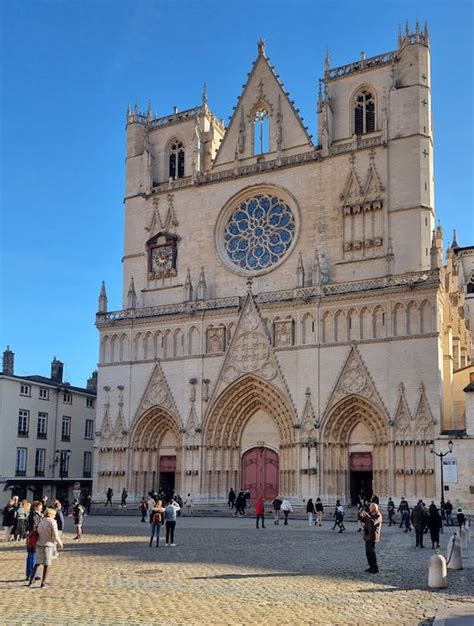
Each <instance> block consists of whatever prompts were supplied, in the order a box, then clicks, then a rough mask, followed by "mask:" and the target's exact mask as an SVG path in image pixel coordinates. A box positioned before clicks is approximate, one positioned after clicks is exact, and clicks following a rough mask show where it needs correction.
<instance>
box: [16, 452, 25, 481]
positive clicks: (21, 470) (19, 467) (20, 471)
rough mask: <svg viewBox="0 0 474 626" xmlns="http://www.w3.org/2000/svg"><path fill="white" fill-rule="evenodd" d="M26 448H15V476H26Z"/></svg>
mask: <svg viewBox="0 0 474 626" xmlns="http://www.w3.org/2000/svg"><path fill="white" fill-rule="evenodd" d="M26 455H27V449H26V448H17V449H16V468H15V476H26Z"/></svg>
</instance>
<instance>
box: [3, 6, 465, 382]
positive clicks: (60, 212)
mask: <svg viewBox="0 0 474 626" xmlns="http://www.w3.org/2000/svg"><path fill="white" fill-rule="evenodd" d="M416 17H419V19H420V21H421V22H424V20H427V21H428V23H429V27H430V33H431V53H432V94H433V115H434V127H435V160H436V162H435V174H436V210H437V217H438V218H440V219H441V222H442V225H443V227H444V230H445V242H446V240H448V239H450V237H451V232H452V228H453V227H456V228H457V232H458V241H459V243H460V245H470V244H473V243H474V232H473V221H472V219H473V218H472V214H473V204H474V203H473V179H474V176H473V174H474V171H473V170H474V168H473V155H472V147H473V57H474V54H473V52H474V50H473V37H472V32H473V27H474V21H473V3H472V2H471V1H470V0H466V1H463V2H459V1H456V0H450V1H447V2H440V1H435V0H431V1H430V2H416V1H411V2H406V1H402V0H398V1H395V2H389V1H387V2H383V1H380V0H379V1H375V0H373V1H372V2H361V1H360V2H344V3H339V2H323V1H318V2H316V1H315V0H310V1H308V2H306V1H294V2H290V1H285V2H283V1H275V0H273V1H271V2H270V1H254V2H249V1H245V0H241V1H239V2H230V1H226V2H222V1H220V2H210V1H207V2H206V1H205V0H204V1H200V2H197V1H194V2H186V1H182V2H180V3H171V2H151V1H147V2H143V1H142V2H136V1H135V2H132V1H130V2H120V1H111V0H109V1H106V0H102V1H100V0H96V1H87V0H82V1H70V2H65V1H59V0H58V1H55V2H51V1H50V2H42V1H41V0H38V1H35V2H28V1H23V2H22V1H18V0H17V1H14V2H9V1H7V0H3V1H2V2H1V3H0V22H1V26H0V28H1V29H2V33H1V48H2V49H1V58H2V60H1V62H0V63H1V71H2V76H1V81H2V84H1V121H2V135H1V181H0V182H1V197H0V200H1V212H2V222H1V232H2V241H1V244H2V245H1V248H2V267H1V275H2V284H1V328H0V339H1V343H0V347H1V348H2V350H3V348H4V346H5V345H6V344H7V343H8V344H10V346H11V347H12V349H13V350H14V352H15V353H16V363H15V365H16V368H15V369H16V373H18V374H20V375H26V374H32V373H38V374H39V373H41V374H47V373H48V372H49V364H50V361H51V359H52V357H53V356H54V355H56V356H57V357H58V358H60V359H61V360H63V361H64V363H65V377H66V379H68V380H69V381H70V382H71V383H73V384H76V385H82V384H84V383H85V380H86V378H87V376H88V375H89V373H90V372H91V371H92V370H93V369H94V368H95V366H96V362H97V354H98V334H97V331H96V329H95V327H94V315H95V311H96V309H97V295H98V291H99V287H100V281H101V280H102V279H105V280H106V281H107V290H108V296H109V309H118V308H120V307H121V295H120V290H121V255H122V247H123V203H122V201H123V190H124V144H125V132H124V126H125V124H124V123H125V112H126V107H127V104H128V103H131V104H132V105H133V104H134V103H135V102H137V103H138V105H139V107H140V109H141V110H145V109H146V107H147V104H148V100H151V101H152V105H153V109H154V110H156V111H157V112H158V114H159V115H167V114H169V113H171V112H172V107H173V106H174V105H176V106H178V107H179V109H186V108H190V107H192V106H195V105H197V104H199V102H200V98H201V92H202V83H203V81H206V82H207V86H208V92H209V104H210V106H211V108H212V109H213V111H214V112H215V113H216V114H217V115H218V116H219V117H222V118H224V119H225V120H226V121H227V119H228V116H229V115H230V114H231V111H232V107H233V106H234V105H235V102H236V99H237V96H238V95H239V93H240V90H241V85H242V83H243V82H244V81H245V79H246V75H247V72H248V71H249V70H250V66H251V63H252V61H253V60H254V58H255V56H256V51H257V48H256V42H257V40H258V39H259V38H260V37H264V38H265V39H266V43H267V54H268V56H269V57H270V58H271V62H272V63H273V64H274V65H275V66H276V69H277V72H278V73H279V74H280V76H281V79H282V80H283V82H284V83H285V86H286V88H287V89H288V90H289V91H290V94H291V97H292V98H293V99H294V100H295V103H296V106H297V107H299V109H300V110H301V113H302V115H303V117H304V119H305V123H306V124H307V125H308V126H309V128H310V132H311V133H312V134H313V136H316V113H315V108H316V91H317V81H318V78H319V77H320V76H322V74H323V62H324V50H325V47H326V45H327V46H328V47H329V51H330V56H331V64H332V65H333V66H334V65H342V64H345V63H350V62H352V61H355V60H357V59H358V57H359V53H360V52H361V51H362V50H363V51H365V52H366V55H367V56H373V55H376V54H380V53H383V52H387V51H389V50H393V49H395V48H396V38H397V28H398V24H399V23H404V21H405V20H406V19H408V20H409V22H410V24H411V25H414V22H415V19H416Z"/></svg>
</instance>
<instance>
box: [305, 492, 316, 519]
mask: <svg viewBox="0 0 474 626" xmlns="http://www.w3.org/2000/svg"><path fill="white" fill-rule="evenodd" d="M306 513H307V515H308V524H309V525H310V526H314V515H315V513H316V509H315V508H314V504H313V498H310V499H309V500H308V502H307V504H306Z"/></svg>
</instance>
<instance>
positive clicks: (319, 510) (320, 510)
mask: <svg viewBox="0 0 474 626" xmlns="http://www.w3.org/2000/svg"><path fill="white" fill-rule="evenodd" d="M314 508H315V509H316V523H317V524H318V526H322V525H323V516H324V506H323V503H322V502H321V498H316V505H315V507H314Z"/></svg>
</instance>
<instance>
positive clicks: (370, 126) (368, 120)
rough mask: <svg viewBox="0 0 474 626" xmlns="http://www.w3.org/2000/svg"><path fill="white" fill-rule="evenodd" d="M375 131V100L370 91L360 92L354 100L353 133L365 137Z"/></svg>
mask: <svg viewBox="0 0 474 626" xmlns="http://www.w3.org/2000/svg"><path fill="white" fill-rule="evenodd" d="M374 131H375V99H374V96H373V95H372V94H371V93H370V91H367V90H364V91H361V92H360V93H359V94H358V95H357V96H356V99H355V106H354V132H355V134H356V135H365V134H366V133H373V132H374Z"/></svg>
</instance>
